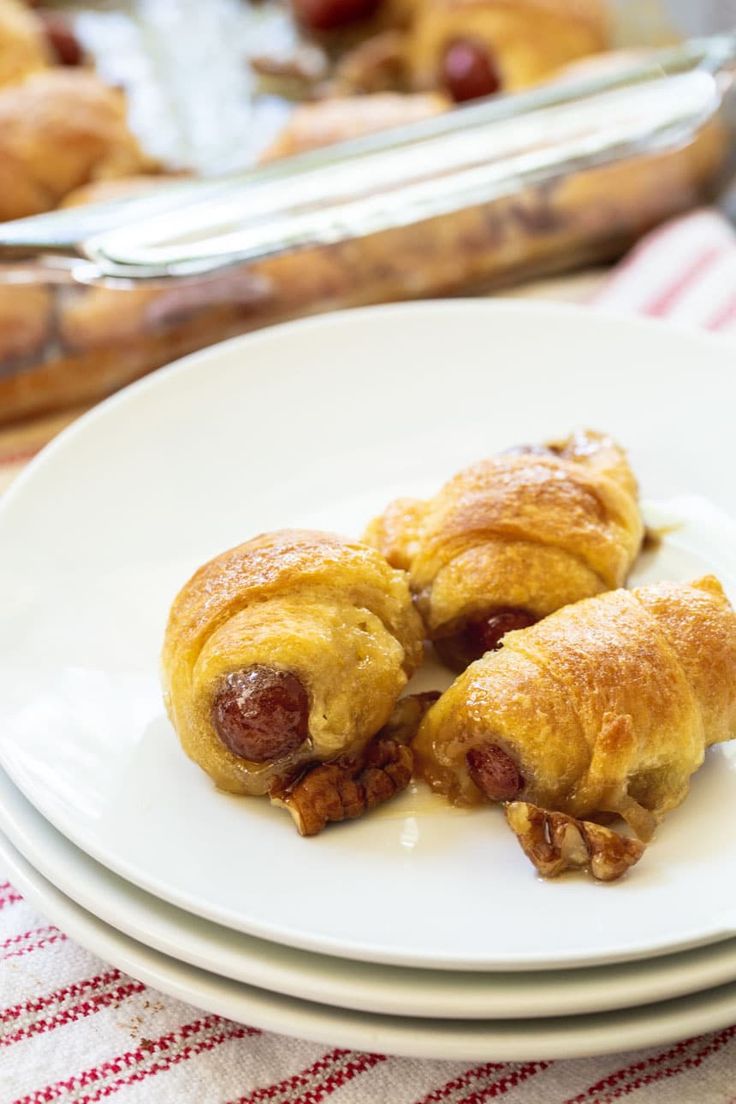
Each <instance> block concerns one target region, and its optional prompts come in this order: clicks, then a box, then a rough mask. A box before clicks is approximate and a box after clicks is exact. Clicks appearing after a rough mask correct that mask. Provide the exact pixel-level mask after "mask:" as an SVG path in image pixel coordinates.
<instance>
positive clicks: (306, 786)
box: [270, 692, 439, 836]
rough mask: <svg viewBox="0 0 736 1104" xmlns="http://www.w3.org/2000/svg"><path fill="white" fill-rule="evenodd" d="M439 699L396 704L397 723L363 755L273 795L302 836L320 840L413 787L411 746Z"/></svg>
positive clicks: (315, 769)
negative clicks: (333, 826) (331, 827)
mask: <svg viewBox="0 0 736 1104" xmlns="http://www.w3.org/2000/svg"><path fill="white" fill-rule="evenodd" d="M438 697H439V694H436V693H434V692H429V693H425V694H412V695H410V696H409V697H406V698H401V700H400V701H398V702H397V703H396V706H395V708H394V711H393V713H392V714H391V718H390V720H389V721H388V723H387V724H386V725H385V726H384V728H382V729H381V731H380V732H379V733H378V734H377V735H376V736H374V737H373V739H372V740H371V742H370V743H369V744H368V745H367V747H366V748H365V749H364V750H363V752H362V753H361V754H359V755H343V756H340V758H339V759H335V760H334V761H333V762H331V763H319V764H317V765H314V766H311V767H309V768H307V770H306V772H305V773H303V774H301V775H299V776H298V777H297V778H295V779H293V780H292V781H290V782H287V783H286V784H284V783H283V782H282V783H279V784H277V785H276V786H274V787H273V788H272V790H271V793H270V798H271V802H272V804H274V805H278V806H280V807H281V808H283V809H288V811H289V812H290V813H291V816H292V818H293V820H294V823H295V824H296V826H297V830H298V831H299V834H300V835H301V836H316V835H317V833H318V832H321V831H322V829H323V828H324V827H326V825H327V824H329V823H330V822H331V821H332V822H335V821H340V820H353V819H354V818H355V817H359V816H362V814H363V813H367V812H369V811H370V810H371V809H374V808H375V807H376V805H380V804H382V803H383V802H384V801H388V800H389V798H391V797H393V796H394V795H395V794H397V793H400V792H401V791H402V790H404V789H406V787H407V786H408V785H409V782H410V780H411V776H412V770H413V767H414V755H413V753H412V750H411V748H409V747H408V746H407V745H408V743H409V742H410V741H411V740H412V739H413V738H414V736H415V734H416V731H417V728H418V727H419V723H420V721H421V719H422V717H423V716H424V714H425V713H426V711H427V709H428V708H429V706H430V705H431V704H432V703H433V702H434V701H436V699H437V698H438Z"/></svg>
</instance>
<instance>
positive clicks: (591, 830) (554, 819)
mask: <svg viewBox="0 0 736 1104" xmlns="http://www.w3.org/2000/svg"><path fill="white" fill-rule="evenodd" d="M506 820H507V821H508V823H509V826H510V828H511V830H512V831H513V832H514V834H515V835H516V837H517V838H518V840H519V843H520V844H521V846H522V848H523V850H524V853H525V854H526V856H527V857H528V858H529V859H530V860H531V861H532V863H533V864H534V866H535V867H536V868H537V870H538V871H539V873H540V874H542V875H543V876H544V877H545V878H556V877H557V875H558V874H562V873H563V871H565V870H575V869H578V868H580V867H589V868H590V873H591V874H592V875H593V877H594V878H596V879H598V881H601V882H612V881H614V880H615V879H616V878H620V877H621V876H622V875H623V874H625V873H626V871H627V870H628V869H629V867H631V866H633V865H634V864H635V863H637V862H638V861H639V859H640V858H641V857H642V855H643V854H644V850H645V847H644V844H643V843H640V842H639V840H635V839H630V838H629V837H628V836H622V835H620V834H619V833H618V832H614V831H613V829H612V828H604V827H603V825H602V824H594V823H593V822H592V821H589V820H577V819H576V818H575V817H571V816H567V815H566V814H565V813H556V812H548V811H547V810H546V809H540V808H539V807H538V806H537V805H530V804H529V803H528V802H526V801H511V802H509V804H508V805H507V806H506Z"/></svg>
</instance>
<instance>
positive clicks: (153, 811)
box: [0, 302, 736, 970]
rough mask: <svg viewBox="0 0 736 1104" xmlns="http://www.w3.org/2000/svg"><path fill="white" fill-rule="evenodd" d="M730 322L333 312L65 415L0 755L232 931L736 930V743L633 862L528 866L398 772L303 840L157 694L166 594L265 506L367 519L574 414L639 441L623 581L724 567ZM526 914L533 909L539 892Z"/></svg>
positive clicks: (34, 790)
mask: <svg viewBox="0 0 736 1104" xmlns="http://www.w3.org/2000/svg"><path fill="white" fill-rule="evenodd" d="M735 399H736V373H735V372H734V357H733V351H732V347H731V346H730V345H728V344H726V343H723V342H721V341H718V340H717V339H715V338H706V337H700V336H691V335H688V334H685V333H680V332H678V331H675V330H668V329H667V328H665V327H660V326H658V325H655V324H651V323H650V324H647V323H644V322H634V321H625V320H619V319H614V318H607V317H605V316H601V315H597V314H596V313H594V312H586V311H585V310H572V309H562V308H559V307H549V306H539V305H529V304H518V303H499V304H492V303H487V302H449V303H423V304H416V305H410V306H401V307H386V308H380V309H372V310H366V311H357V312H347V313H344V314H337V315H333V316H326V317H322V318H318V319H311V320H308V321H306V322H299V323H295V324H292V325H288V326H285V327H281V328H275V329H273V330H269V331H264V332H262V333H259V334H257V335H253V336H250V337H247V338H242V339H238V340H236V341H233V342H229V343H226V344H224V345H221V346H219V347H216V348H213V349H210V350H207V351H206V352H203V353H199V354H197V355H196V356H194V357H191V358H189V359H188V360H186V361H184V362H182V363H180V364H179V365H176V366H174V367H172V368H170V369H167V370H164V371H163V372H160V373H158V374H156V375H154V376H152V377H150V378H148V379H147V380H145V381H143V382H142V383H139V384H137V385H135V386H133V387H132V388H130V389H128V390H127V391H126V392H123V393H122V394H121V395H119V396H118V397H116V398H114V399H112V400H111V401H109V402H107V403H106V404H103V406H101V407H99V408H97V409H96V410H95V411H94V412H92V413H91V414H89V415H87V416H86V417H85V418H83V419H82V420H81V421H80V422H79V423H77V425H76V426H74V427H73V428H72V429H70V430H69V431H67V432H66V433H65V434H63V435H62V436H61V437H60V438H58V439H57V440H56V441H55V442H54V443H53V444H52V445H51V446H50V448H48V449H47V450H46V451H45V452H44V454H43V455H42V456H41V457H40V458H39V459H38V460H37V461H36V462H35V464H33V465H31V467H30V468H29V469H28V471H27V473H26V474H25V475H24V477H22V478H21V479H20V480H19V482H18V483H17V484H16V485H15V487H14V488H13V489H11V491H10V492H9V493H8V494H7V495H6V496H5V499H4V501H3V504H2V508H1V510H0V609H2V611H3V615H2V628H1V630H0V761H1V762H2V765H3V766H4V767H5V769H6V770H7V771H8V773H9V774H10V775H11V777H12V778H13V780H14V781H15V782H16V784H17V785H19V786H20V788H21V789H22V790H23V792H24V793H25V794H26V795H27V796H28V797H29V799H30V800H31V801H32V802H33V803H34V805H35V806H36V807H37V808H38V809H39V810H40V811H41V812H42V813H43V814H44V815H45V816H47V817H48V819H49V820H50V821H51V822H52V823H53V824H54V825H55V826H56V827H57V828H59V829H60V830H61V831H62V832H63V833H64V834H65V835H66V836H67V837H68V838H69V839H71V840H72V841H73V842H75V843H76V844H77V845H78V846H80V847H81V848H83V849H84V850H85V851H87V852H88V853H89V854H91V855H93V856H94V857H96V858H97V859H99V860H100V861H101V862H102V863H104V864H105V865H107V866H108V867H110V869H112V870H114V871H116V872H117V873H118V874H121V875H122V876H124V877H126V878H128V879H129V880H130V881H132V882H135V883H136V884H137V885H139V886H141V887H142V888H145V889H147V890H148V891H149V892H152V893H154V894H156V895H158V896H160V897H162V898H164V899H165V900H168V901H170V902H172V903H174V904H176V905H178V906H180V907H183V908H185V909H189V910H190V911H192V912H194V913H196V914H197V915H200V916H204V917H207V918H209V919H211V920H214V921H215V922H219V923H222V924H225V925H227V926H231V927H233V928H236V929H238V930H241V931H245V932H248V933H250V934H255V935H259V936H263V937H265V938H270V939H273V940H276V941H280V942H284V943H288V944H290V945H295V946H300V947H303V948H307V949H310V950H315V951H318V952H322V953H330V954H335V955H342V956H346V957H350V958H359V959H366V960H374V961H382V962H386V963H392V964H399V965H409V964H411V965H419V966H425V967H441V968H454V969H457V968H469V969H526V970H528V969H531V968H544V967H550V966H552V967H560V966H563V965H570V964H573V963H574V964H583V963H587V964H601V963H603V962H610V961H613V960H620V959H625V958H633V957H636V956H646V955H651V954H655V953H662V952H665V951H673V950H679V949H682V948H684V947H686V946H691V945H694V944H697V943H704V942H708V941H713V940H716V939H719V938H723V937H726V936H730V935H733V934H734V933H736V905H735V903H734V900H733V893H732V887H733V885H734V883H735V881H736V842H734V841H736V761H735V760H734V752H733V749H728V748H720V749H717V750H714V751H713V752H712V753H711V754H710V755H709V757H708V764H707V766H706V768H705V769H704V770H703V771H701V772H700V773H699V775H698V776H697V778H696V780H695V784H694V786H693V792H692V794H691V796H690V798H689V799H688V801H687V802H686V803H685V805H684V806H682V807H681V808H680V809H679V810H677V811H676V812H675V813H674V814H673V815H672V816H671V817H669V819H668V820H667V822H666V824H665V825H664V827H663V828H662V830H661V832H660V833H659V838H658V840H657V842H656V845H655V846H653V847H652V848H651V850H650V853H649V854H648V856H647V858H646V859H645V861H643V862H642V863H641V864H640V865H639V866H638V867H637V868H636V870H635V871H633V872H632V874H631V876H629V877H628V878H627V879H626V880H625V881H624V882H623V883H621V884H616V885H613V886H601V885H596V884H593V883H591V882H590V881H588V880H586V879H583V878H580V879H567V880H562V881H559V882H556V883H545V882H542V881H540V880H538V879H536V878H535V877H534V876H533V874H532V871H531V869H530V867H529V866H528V864H527V862H526V860H525V859H524V857H523V856H522V854H521V852H520V851H519V848H518V845H517V843H516V841H515V840H514V839H513V837H512V836H511V834H510V833H509V832H508V831H507V829H506V827H505V824H504V822H503V818H502V815H501V813H500V812H499V811H498V810H497V809H483V810H480V811H477V812H475V813H474V814H471V815H465V816H462V815H457V814H454V813H453V812H451V811H449V810H445V808H444V806H442V805H441V804H439V805H437V804H435V807H434V809H433V811H431V812H430V811H427V810H426V809H424V808H423V807H422V806H421V803H420V806H419V807H416V806H415V805H414V803H413V799H412V798H411V796H410V795H409V796H404V797H403V798H401V799H399V800H398V801H397V802H395V803H394V804H393V806H391V807H390V809H389V808H387V813H388V815H386V816H371V817H366V818H364V819H362V820H359V821H356V822H354V823H351V824H347V825H341V826H339V827H335V828H333V829H331V830H329V831H326V832H324V833H323V834H322V835H321V836H319V837H317V838H316V839H314V840H309V841H305V840H303V839H301V838H299V837H298V836H297V834H296V833H295V832H294V830H293V827H292V825H291V822H290V820H289V818H288V817H287V816H285V815H284V814H283V813H282V812H280V811H279V810H276V809H272V808H271V807H269V805H268V804H267V803H266V802H262V801H254V800H250V801H249V800H245V799H238V798H233V797H228V796H225V795H223V794H220V793H217V792H216V791H215V789H214V788H213V787H212V786H211V784H210V782H209V780H208V778H207V777H206V776H205V775H204V774H203V773H202V772H201V771H200V770H199V769H198V768H197V767H196V766H194V765H193V764H192V763H190V762H189V761H188V760H186V758H185V757H184V756H183V755H182V753H181V751H180V749H179V746H178V743H177V740H176V738H175V735H174V733H173V731H172V729H171V728H170V726H169V724H168V722H167V721H166V719H165V717H164V713H163V708H162V704H161V700H160V692H159V685H158V652H159V646H160V641H161V635H162V631H163V625H164V621H165V616H166V612H167V607H168V605H169V602H170V600H171V598H172V596H173V594H174V592H175V591H176V589H177V588H178V586H179V585H180V584H181V582H182V581H183V580H184V579H185V578H186V577H187V576H188V574H189V573H190V572H191V571H192V569H193V568H194V567H195V566H197V565H198V564H199V563H201V562H202V561H203V560H204V559H206V558H207V557H209V556H211V555H213V554H215V553H217V552H218V551H220V550H222V549H224V548H227V547H228V546H230V545H232V544H235V543H237V542H238V541H240V540H243V539H244V538H246V537H248V536H250V535H252V534H253V533H256V532H258V531H261V530H263V529H269V528H274V527H277V526H282V525H301V524H304V525H315V526H323V527H328V528H334V529H339V530H343V531H346V532H353V533H358V532H360V530H361V528H362V526H363V524H364V522H365V521H366V519H368V518H370V517H371V516H372V514H374V513H375V512H376V511H378V510H379V509H380V508H381V507H382V506H383V505H384V503H385V502H386V500H387V499H389V498H390V497H392V496H393V495H395V494H397V493H408V494H411V493H415V492H419V493H424V492H430V491H432V490H433V489H434V488H436V487H437V486H438V485H439V484H440V483H441V482H442V481H443V480H444V479H445V478H446V477H447V475H448V474H449V473H451V472H452V471H453V470H455V469H456V468H457V467H459V466H460V465H461V464H464V463H466V462H467V461H470V460H472V459H475V458H477V457H479V456H482V455H484V454H487V453H488V452H490V451H493V450H495V449H497V448H501V447H504V446H507V445H510V444H512V443H514V442H520V441H522V442H523V441H535V440H541V439H544V438H546V437H548V436H550V435H552V434H560V433H562V432H564V431H565V430H567V429H568V428H571V427H573V426H575V425H576V424H580V423H583V424H589V425H594V426H601V427H603V428H604V429H607V430H608V431H610V432H611V433H613V434H614V435H616V436H617V437H619V438H620V439H621V440H622V441H623V442H624V443H626V444H627V445H628V446H629V447H630V449H631V454H632V460H633V463H634V466H635V469H636V471H637V472H638V474H639V475H640V478H641V482H642V486H643V491H644V494H645V496H646V497H647V499H649V500H650V501H653V502H655V503H656V504H658V510H659V514H658V520H661V519H662V517H663V516H664V517H667V516H668V515H669V520H675V521H679V522H682V523H686V524H685V525H684V527H683V528H682V529H680V530H677V531H675V532H673V533H672V534H671V535H670V536H669V537H668V538H667V540H666V541H665V542H664V544H663V545H662V546H661V548H660V550H659V551H658V553H657V554H656V556H654V557H649V558H647V559H646V560H645V561H644V562H643V563H642V565H640V568H639V570H638V572H637V576H636V577H637V579H643V578H656V577H668V576H669V577H680V578H684V577H689V576H693V575H697V574H700V573H702V572H704V571H706V570H715V571H716V572H717V573H718V574H719V575H720V576H721V578H722V579H723V580H724V582H725V584H726V585H727V587H728V589H729V590H730V593H731V594H732V596H734V595H736V540H734V536H733V526H731V525H730V523H729V522H728V521H727V520H723V519H722V518H721V517H720V516H719V514H718V509H719V508H720V509H725V510H732V511H733V512H734V513H736V484H735V483H734V480H733V465H732V433H733V430H732V411H733V408H734V400H735ZM540 918H543V919H541V920H540Z"/></svg>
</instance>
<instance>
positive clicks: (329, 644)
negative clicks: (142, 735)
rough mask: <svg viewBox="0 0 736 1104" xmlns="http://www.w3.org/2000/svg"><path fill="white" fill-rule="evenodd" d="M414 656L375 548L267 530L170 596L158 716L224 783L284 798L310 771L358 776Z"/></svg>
mask: <svg viewBox="0 0 736 1104" xmlns="http://www.w3.org/2000/svg"><path fill="white" fill-rule="evenodd" d="M421 656H422V627H421V622H420V619H419V617H418V615H417V614H416V612H415V611H414V609H413V607H412V603H411V599H410V595H409V589H408V586H407V583H406V579H405V577H404V575H403V574H402V572H400V571H395V570H393V569H392V568H391V567H390V566H389V565H388V564H387V563H386V561H385V560H384V559H383V557H382V556H380V555H379V554H378V553H377V552H376V551H375V550H374V549H372V548H368V547H366V546H365V545H361V544H359V543H357V542H350V541H348V540H346V539H343V538H341V537H337V536H332V535H331V534H328V533H319V532H310V531H303V530H284V531H281V532H276V533H269V534H265V535H263V536H259V537H256V538H255V539H254V540H251V541H248V542H247V543H246V544H241V545H239V546H238V547H237V548H233V549H231V550H230V551H228V552H224V553H223V554H222V555H220V556H217V557H216V558H215V559H213V560H211V561H210V562H209V563H207V564H205V565H204V567H201V568H200V569H199V571H197V572H196V573H195V574H194V576H193V577H192V578H191V579H190V580H189V582H188V583H186V585H185V586H184V587H183V589H182V590H181V592H180V593H179V594H178V596H177V597H176V599H175V600H174V603H173V605H172V608H171V613H170V616H169V622H168V626H167V629H166V637H165V641H164V649H163V674H164V683H165V694H166V701H167V707H168V711H169V715H170V717H171V720H172V722H173V724H174V726H175V728H176V731H177V733H178V734H179V738H180V740H181V743H182V746H183V747H184V750H185V751H186V753H187V755H189V756H190V758H192V759H193V760H194V761H195V762H196V763H198V764H199V765H200V766H201V767H202V768H203V769H204V770H205V771H207V773H208V774H209V775H210V776H211V777H212V779H213V780H214V781H215V783H216V784H217V785H218V786H219V787H221V788H222V789H224V790H229V791H231V792H233V793H238V794H265V793H268V792H270V791H272V790H274V789H279V790H280V791H281V790H282V789H283V787H284V786H285V785H287V784H288V783H289V781H290V780H291V779H293V778H294V777H295V776H297V775H299V774H300V772H302V773H303V772H304V771H305V770H306V769H307V768H308V767H311V766H313V765H314V764H318V763H324V762H330V761H336V760H338V758H339V757H342V760H341V764H342V766H345V764H346V759H345V757H346V756H348V755H349V756H353V760H352V764H353V766H355V768H356V769H358V768H360V767H362V766H363V764H361V763H360V762H359V761H358V758H356V757H357V756H358V754H359V753H360V752H362V751H363V750H364V749H365V748H366V745H367V744H368V742H369V741H370V740H371V738H372V737H373V736H374V735H375V734H376V733H377V732H378V731H379V730H380V729H382V727H383V726H384V725H386V723H387V722H388V720H389V718H390V717H391V714H392V711H393V709H394V706H395V704H396V701H397V699H398V697H399V694H400V693H401V691H402V690H403V688H404V686H405V685H406V683H407V680H408V678H409V676H410V675H411V674H412V672H413V671H414V669H415V668H416V667H417V666H418V664H419V662H420V660H421ZM409 773H410V770H409ZM332 781H333V782H334V781H335V780H334V779H333V780H332ZM406 781H408V773H407V776H406V779H405V782H406ZM386 796H388V795H386ZM287 804H288V802H287ZM351 815H355V814H354V813H353V814H351ZM326 819H339V818H338V817H335V816H328V817H327V818H326Z"/></svg>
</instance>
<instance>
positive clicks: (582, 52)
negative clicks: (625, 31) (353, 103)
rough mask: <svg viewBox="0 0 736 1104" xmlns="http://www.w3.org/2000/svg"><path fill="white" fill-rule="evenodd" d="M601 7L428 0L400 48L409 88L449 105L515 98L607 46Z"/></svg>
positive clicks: (565, 1) (584, 2) (539, 0)
mask: <svg viewBox="0 0 736 1104" xmlns="http://www.w3.org/2000/svg"><path fill="white" fill-rule="evenodd" d="M608 39H609V27H608V14H607V9H606V7H605V5H604V4H603V3H602V2H601V0H427V3H424V4H418V5H417V6H416V9H415V16H414V20H413V22H412V25H411V30H410V32H409V36H408V42H407V54H408V67H409V71H410V74H411V83H412V85H413V87H414V88H417V89H429V88H438V87H439V88H445V89H447V90H448V91H449V92H450V93H451V94H452V95H453V98H454V99H457V100H466V99H474V98H475V97H476V96H483V95H490V94H491V93H493V92H498V91H503V92H516V91H518V90H519V89H522V88H526V87H528V86H529V85H533V84H537V83H538V82H540V81H543V80H544V79H545V78H547V77H548V76H550V75H551V74H553V73H554V72H555V71H556V70H558V69H560V68H562V66H564V65H566V64H567V63H568V62H571V61H574V60H575V59H577V58H581V57H586V56H587V55H589V54H596V53H599V52H600V51H601V50H605V49H606V47H607V45H608Z"/></svg>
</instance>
